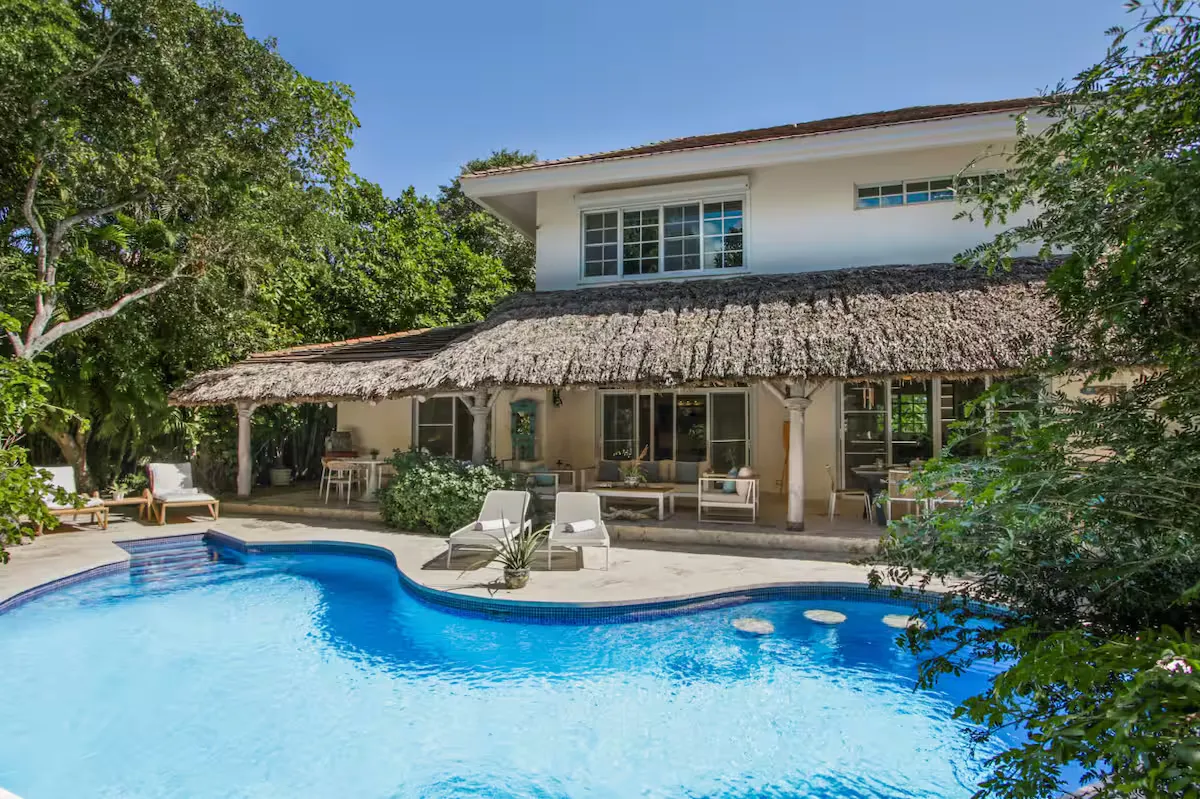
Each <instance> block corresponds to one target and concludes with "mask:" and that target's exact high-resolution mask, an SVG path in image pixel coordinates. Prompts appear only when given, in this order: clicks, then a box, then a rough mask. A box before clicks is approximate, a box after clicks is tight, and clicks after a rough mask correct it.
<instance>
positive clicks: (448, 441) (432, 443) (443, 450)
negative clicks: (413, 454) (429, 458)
mask: <svg viewBox="0 0 1200 799" xmlns="http://www.w3.org/2000/svg"><path fill="white" fill-rule="evenodd" d="M417 447H418V448H420V449H427V450H429V453H430V454H431V455H450V454H451V453H453V452H454V427H453V426H452V425H418V426H417Z"/></svg>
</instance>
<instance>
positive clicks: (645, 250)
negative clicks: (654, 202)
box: [622, 208, 658, 275]
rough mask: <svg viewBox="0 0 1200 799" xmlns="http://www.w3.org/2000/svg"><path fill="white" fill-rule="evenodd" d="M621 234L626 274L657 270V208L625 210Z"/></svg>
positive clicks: (623, 267) (639, 273) (623, 268)
mask: <svg viewBox="0 0 1200 799" xmlns="http://www.w3.org/2000/svg"><path fill="white" fill-rule="evenodd" d="M622 236H623V238H624V242H625V257H624V259H623V266H622V271H623V272H624V274H626V275H644V274H649V273H652V272H657V271H658V209H656V208H655V209H646V210H641V211H626V212H625V215H624V224H623V226H622Z"/></svg>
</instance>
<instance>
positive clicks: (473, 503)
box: [379, 450, 512, 535]
mask: <svg viewBox="0 0 1200 799" xmlns="http://www.w3.org/2000/svg"><path fill="white" fill-rule="evenodd" d="M389 462H390V463H391V464H392V466H394V467H395V468H396V476H395V477H394V478H393V479H392V481H391V482H390V483H388V485H387V487H386V488H384V489H383V490H382V491H380V492H379V512H380V514H381V515H382V516H383V520H384V522H385V523H387V524H388V525H389V526H391V527H396V528H398V529H401V530H410V531H412V532H422V533H437V534H438V535H449V534H450V533H452V532H454V531H455V530H457V529H459V528H460V527H462V526H463V525H465V524H466V523H467V522H470V521H472V520H474V519H475V518H476V517H477V516H478V515H479V508H480V506H482V505H483V498H484V497H485V496H486V495H487V492H488V491H491V490H493V489H497V488H508V487H509V486H510V485H511V479H512V477H511V475H510V474H509V473H508V472H506V471H504V470H502V469H500V468H498V467H496V466H494V465H491V464H485V465H483V466H475V465H472V464H471V463H466V462H463V461H459V460H455V459H454V458H450V457H441V456H433V455H430V454H429V453H427V452H424V451H422V450H409V451H408V452H396V453H394V454H393V455H392V457H391V458H390V459H389Z"/></svg>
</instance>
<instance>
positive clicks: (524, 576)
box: [496, 525, 550, 588]
mask: <svg viewBox="0 0 1200 799" xmlns="http://www.w3.org/2000/svg"><path fill="white" fill-rule="evenodd" d="M549 531H550V526H549V525H546V526H545V527H542V528H541V529H539V530H531V531H530V532H528V533H526V534H525V535H512V536H509V535H506V536H505V537H504V541H503V542H502V543H501V544H500V547H499V548H498V549H497V550H496V560H498V561H499V562H500V565H501V566H503V567H504V584H505V586H507V587H508V588H521V587H523V586H524V585H525V584H526V583H527V582H529V567H530V566H532V565H533V558H534V555H535V554H536V553H537V550H538V547H539V546H540V545H541V543H542V540H543V539H544V538H545V537H546V534H547V533H548V532H549Z"/></svg>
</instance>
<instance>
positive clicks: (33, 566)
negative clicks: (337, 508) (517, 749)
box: [0, 516, 868, 603]
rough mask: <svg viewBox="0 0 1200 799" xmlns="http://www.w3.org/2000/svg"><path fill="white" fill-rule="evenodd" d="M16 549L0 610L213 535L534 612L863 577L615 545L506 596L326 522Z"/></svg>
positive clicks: (430, 541) (419, 554)
mask: <svg viewBox="0 0 1200 799" xmlns="http://www.w3.org/2000/svg"><path fill="white" fill-rule="evenodd" d="M59 530H60V531H61V532H54V533H47V534H45V535H42V536H40V537H39V538H37V539H34V541H33V542H31V543H27V544H25V545H22V546H18V547H12V548H10V549H9V552H10V554H11V556H12V559H11V561H10V562H9V563H8V564H7V565H0V602H4V601H5V600H7V599H9V598H11V597H13V596H15V595H17V594H20V593H22V592H24V591H26V590H29V589H31V588H36V587H37V586H39V585H43V584H45V583H48V582H51V581H54V580H58V579H61V578H64V577H69V576H71V575H75V574H79V573H81V572H85V571H88V570H91V569H96V568H100V567H104V566H109V565H112V564H117V563H121V562H124V561H128V560H129V553H128V552H126V551H125V550H124V549H122V548H121V547H119V546H117V545H116V543H114V542H118V541H132V540H139V539H147V538H160V537H164V536H176V535H190V534H196V533H204V532H209V531H215V532H220V533H223V534H225V535H228V536H231V537H233V538H236V539H238V540H240V541H243V542H245V543H246V544H249V545H254V544H270V543H303V542H311V541H334V542H345V543H354V544H367V545H372V546H378V547H382V548H384V549H387V550H389V551H391V552H392V553H393V554H394V555H395V557H396V563H397V564H398V565H399V567H400V569H401V571H403V572H404V574H405V575H407V576H408V577H409V578H411V579H412V580H414V581H416V582H418V583H420V584H421V585H424V586H426V587H428V588H433V589H436V590H439V591H447V592H453V593H456V594H464V595H468V596H476V597H494V598H498V599H499V598H503V599H508V600H523V601H536V602H573V603H594V602H645V601H650V600H657V599H674V598H680V597H690V596H695V595H702V594H709V593H716V592H721V591H729V590H736V589H742V588H751V587H758V586H765V585H782V584H794V583H820V582H840V583H865V582H866V579H867V572H868V570H867V569H866V568H864V567H861V566H854V565H851V564H848V563H843V562H839V561H836V560H812V559H806V558H811V557H812V555H808V556H802V555H800V554H799V553H794V552H786V551H780V552H768V551H752V552H745V553H738V552H731V551H730V549H729V548H720V549H714V550H708V551H702V550H697V549H694V548H689V549H688V550H681V549H678V548H669V547H667V546H666V545H654V544H620V543H619V545H618V546H614V547H613V548H612V554H611V564H610V567H609V569H608V571H605V570H604V568H603V567H604V553H603V551H601V550H599V549H586V550H584V553H583V557H584V561H585V565H586V567H585V568H580V563H579V557H578V555H577V554H576V551H575V550H567V549H563V550H561V552H560V550H559V549H557V548H556V549H555V552H554V559H553V560H554V569H553V571H547V570H546V566H545V558H544V556H541V555H539V558H538V559H537V563H536V564H535V566H534V569H533V570H532V574H531V577H530V581H529V585H528V586H527V587H525V588H522V589H519V590H516V591H509V590H506V589H504V588H503V585H502V569H501V567H500V566H499V565H498V564H496V563H495V562H494V561H492V559H491V557H490V555H489V554H487V553H483V552H479V551H472V550H464V551H463V552H461V553H460V552H458V551H455V553H454V558H453V560H452V562H451V564H450V566H449V567H448V568H447V566H446V542H445V539H443V538H440V537H435V536H426V535H416V534H411V533H398V532H391V531H389V530H387V528H384V527H382V526H381V525H367V524H363V525H353V524H339V523H337V522H331V521H323V522H322V521H316V520H313V521H308V520H292V519H286V520H285V519H269V518H256V517H227V518H222V519H220V520H219V521H216V522H214V521H212V520H208V519H204V518H202V517H198V516H193V517H191V518H188V519H186V520H185V519H183V518H181V519H180V520H179V521H178V522H171V523H169V524H167V525H164V526H159V525H150V524H141V523H138V522H136V521H132V520H125V521H119V520H117V521H114V523H113V524H110V526H109V529H108V530H99V529H97V528H95V527H93V526H91V525H85V526H82V527H79V528H76V527H73V526H71V525H63V526H62V527H60V528H59Z"/></svg>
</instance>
